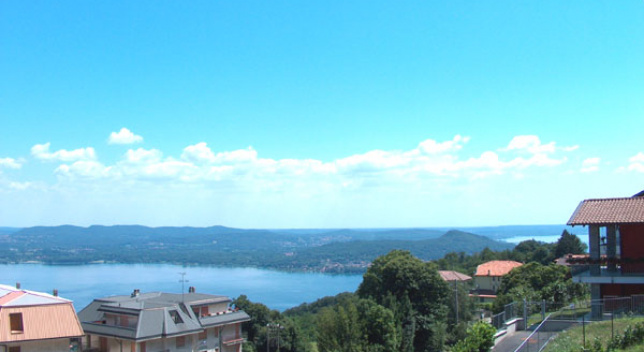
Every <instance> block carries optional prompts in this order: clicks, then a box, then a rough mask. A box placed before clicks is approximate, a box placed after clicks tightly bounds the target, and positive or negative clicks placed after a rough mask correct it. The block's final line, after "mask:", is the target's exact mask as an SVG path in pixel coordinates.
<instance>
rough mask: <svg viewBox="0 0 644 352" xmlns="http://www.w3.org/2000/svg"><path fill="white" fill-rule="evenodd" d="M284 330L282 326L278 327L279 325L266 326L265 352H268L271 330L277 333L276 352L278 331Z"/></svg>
mask: <svg viewBox="0 0 644 352" xmlns="http://www.w3.org/2000/svg"><path fill="white" fill-rule="evenodd" d="M282 329H284V326H282V325H280V324H279V323H277V324H276V323H268V324H266V352H270V349H269V346H270V342H271V339H270V337H269V336H270V333H271V330H276V331H277V352H279V351H280V330H282Z"/></svg>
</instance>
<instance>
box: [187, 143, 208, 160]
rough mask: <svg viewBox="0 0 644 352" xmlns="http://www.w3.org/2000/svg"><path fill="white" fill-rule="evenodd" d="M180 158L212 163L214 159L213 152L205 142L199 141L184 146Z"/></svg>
mask: <svg viewBox="0 0 644 352" xmlns="http://www.w3.org/2000/svg"><path fill="white" fill-rule="evenodd" d="M181 159H183V160H187V161H191V162H195V163H202V162H203V163H212V162H214V161H215V153H213V152H212V150H211V149H210V148H208V144H206V142H201V143H197V144H195V145H189V146H187V147H185V148H184V149H183V154H181Z"/></svg>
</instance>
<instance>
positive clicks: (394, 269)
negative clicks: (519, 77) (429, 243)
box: [357, 250, 449, 351]
mask: <svg viewBox="0 0 644 352" xmlns="http://www.w3.org/2000/svg"><path fill="white" fill-rule="evenodd" d="M357 293H358V295H359V296H360V297H363V298H369V299H373V300H374V301H375V302H376V303H378V304H381V305H383V306H385V307H387V308H389V309H391V310H393V311H394V313H395V315H396V317H397V319H398V321H399V322H401V324H402V331H403V341H404V342H405V343H403V344H402V345H401V346H400V349H399V350H401V351H405V350H408V349H409V346H408V345H406V343H407V342H408V341H413V342H412V343H413V350H414V351H429V350H439V349H441V348H442V344H443V342H444V340H445V339H444V336H445V328H444V326H443V325H441V324H436V323H444V322H445V321H446V320H447V311H448V308H447V300H448V295H449V289H448V287H447V284H446V283H445V281H443V279H442V278H441V277H440V275H439V274H438V270H437V266H436V265H435V264H433V263H429V262H423V261H422V260H420V259H418V258H416V257H414V256H412V255H411V253H409V252H407V251H399V250H396V251H391V252H390V253H389V254H387V255H385V256H382V257H378V258H377V259H376V260H374V262H373V264H372V266H371V267H370V268H369V269H368V270H367V272H366V273H365V275H364V279H363V281H362V284H360V287H358V291H357ZM410 327H413V329H411V328H410Z"/></svg>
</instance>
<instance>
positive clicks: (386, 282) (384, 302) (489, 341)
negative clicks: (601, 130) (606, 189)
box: [0, 192, 644, 352]
mask: <svg viewBox="0 0 644 352" xmlns="http://www.w3.org/2000/svg"><path fill="white" fill-rule="evenodd" d="M568 224H569V225H572V226H584V227H585V228H587V229H588V236H589V243H590V246H589V248H588V252H587V253H586V252H585V248H584V247H585V246H584V245H583V244H582V243H581V242H580V241H579V238H577V237H576V236H574V235H571V234H569V233H568V232H567V231H564V233H563V234H562V236H561V238H560V240H559V241H558V242H557V243H556V244H552V245H550V244H546V243H541V242H537V241H525V242H522V243H520V244H519V245H518V246H517V247H515V248H514V249H513V250H512V251H508V250H505V251H499V252H494V251H490V250H489V249H486V250H484V251H482V252H480V253H475V254H472V255H466V254H464V253H460V254H459V253H449V254H447V255H446V256H445V257H443V258H441V259H439V260H436V261H422V260H420V259H418V258H416V257H414V256H413V255H411V254H410V253H409V252H407V251H400V250H394V251H392V252H390V253H388V254H386V255H384V256H380V257H378V258H376V259H375V260H374V261H373V262H372V263H371V264H370V265H369V268H368V269H367V271H366V273H365V274H364V277H363V282H362V284H361V285H360V287H359V288H358V290H357V291H356V292H355V293H345V294H340V295H338V296H336V297H326V298H323V299H320V300H318V301H316V302H313V303H310V304H303V305H302V306H299V307H295V308H293V309H290V310H287V311H285V312H283V313H280V312H277V311H271V310H270V309H268V308H267V307H266V306H264V305H262V304H261V303H259V302H250V301H249V300H248V299H247V298H246V297H245V296H243V295H242V296H240V297H238V298H236V299H231V298H229V297H225V296H219V295H216V294H213V293H205V292H204V293H202V292H198V291H197V289H196V288H195V287H189V288H188V292H185V293H178V294H177V293H166V292H140V290H138V289H134V290H133V291H132V292H131V293H129V294H123V295H119V296H109V297H96V298H95V299H94V301H93V302H91V303H90V304H89V305H87V306H86V307H84V308H83V309H81V310H80V311H79V312H76V311H75V310H74V307H73V305H72V302H71V301H70V300H67V299H65V298H62V297H59V296H58V292H57V291H55V290H54V291H53V293H52V294H48V293H43V292H34V291H31V290H27V289H23V288H22V287H21V285H20V284H19V283H17V284H16V285H15V286H9V285H6V284H3V285H0V347H2V348H3V351H2V352H31V351H47V352H49V351H51V352H62V351H87V352H113V351H119V352H122V351H128V352H153V351H200V352H204V351H208V352H233V351H235V352H241V351H242V350H246V351H264V350H266V351H269V352H270V351H280V350H281V351H291V352H293V351H324V352H327V351H328V352H331V351H348V352H351V351H401V352H407V351H440V350H448V351H455V352H458V351H483V350H489V349H491V348H493V347H494V346H495V345H497V346H498V347H499V348H502V346H504V345H503V344H504V343H505V344H507V343H508V341H511V338H508V337H511V336H512V335H513V334H516V333H518V331H521V330H528V332H530V330H534V331H537V330H539V329H542V327H543V326H544V325H545V323H546V322H547V321H548V320H550V322H554V321H555V319H556V318H552V319H551V318H550V315H548V317H547V318H546V316H545V313H546V312H561V310H562V309H569V310H570V309H572V311H574V312H575V313H574V314H573V316H572V317H570V316H567V318H566V319H567V320H558V322H559V324H560V325H561V324H562V323H561V322H562V321H567V322H568V323H567V324H569V325H574V324H577V323H578V322H577V321H578V320H579V319H584V320H588V321H594V320H601V319H602V318H605V317H606V316H607V314H610V317H611V319H613V318H614V315H615V314H616V313H618V312H619V313H624V312H629V313H631V314H637V313H644V298H643V297H644V274H642V273H644V262H643V261H642V257H644V252H643V248H644V246H643V245H642V242H641V241H642V240H641V235H642V233H644V192H643V193H639V194H637V195H635V196H633V197H628V198H608V199H588V200H584V201H582V202H581V203H580V204H579V206H578V207H577V209H576V210H575V211H574V213H573V214H572V215H571V217H570V220H569V222H568ZM470 275H471V276H470ZM584 303H586V305H584ZM575 305H576V306H578V307H583V308H581V309H580V310H577V308H575ZM571 307H572V308H571ZM577 312H579V314H578V315H576V314H577ZM534 314H537V316H538V315H539V314H540V315H541V320H540V322H539V324H538V325H536V324H531V323H530V319H532V318H531V316H532V315H534ZM564 325H565V324H564ZM530 336H531V335H530ZM553 336H555V335H552V334H551V337H553ZM504 341H505V342H504ZM524 341H530V339H527V340H525V339H524ZM548 341H549V340H548ZM597 343H599V344H600V345H601V343H602V341H599V342H597ZM523 344H526V342H523ZM538 344H539V346H537V347H538V348H539V349H541V348H543V347H545V345H546V344H547V341H546V342H540V341H538ZM521 346H524V345H517V346H514V347H515V348H519V349H520V348H523V347H521ZM528 347H529V346H528ZM512 351H514V349H512Z"/></svg>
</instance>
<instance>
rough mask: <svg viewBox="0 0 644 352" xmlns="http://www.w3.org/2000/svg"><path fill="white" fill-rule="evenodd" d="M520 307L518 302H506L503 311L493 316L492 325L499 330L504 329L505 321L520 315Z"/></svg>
mask: <svg viewBox="0 0 644 352" xmlns="http://www.w3.org/2000/svg"><path fill="white" fill-rule="evenodd" d="M519 308H520V304H519V303H516V302H514V303H510V304H506V305H505V307H503V311H502V312H501V313H498V314H495V315H493V316H492V319H491V323H492V326H494V327H495V328H496V329H497V330H500V329H502V328H503V327H504V326H505V322H507V321H510V320H512V319H516V318H518V317H519V312H520V311H521V310H520V309H519Z"/></svg>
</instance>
